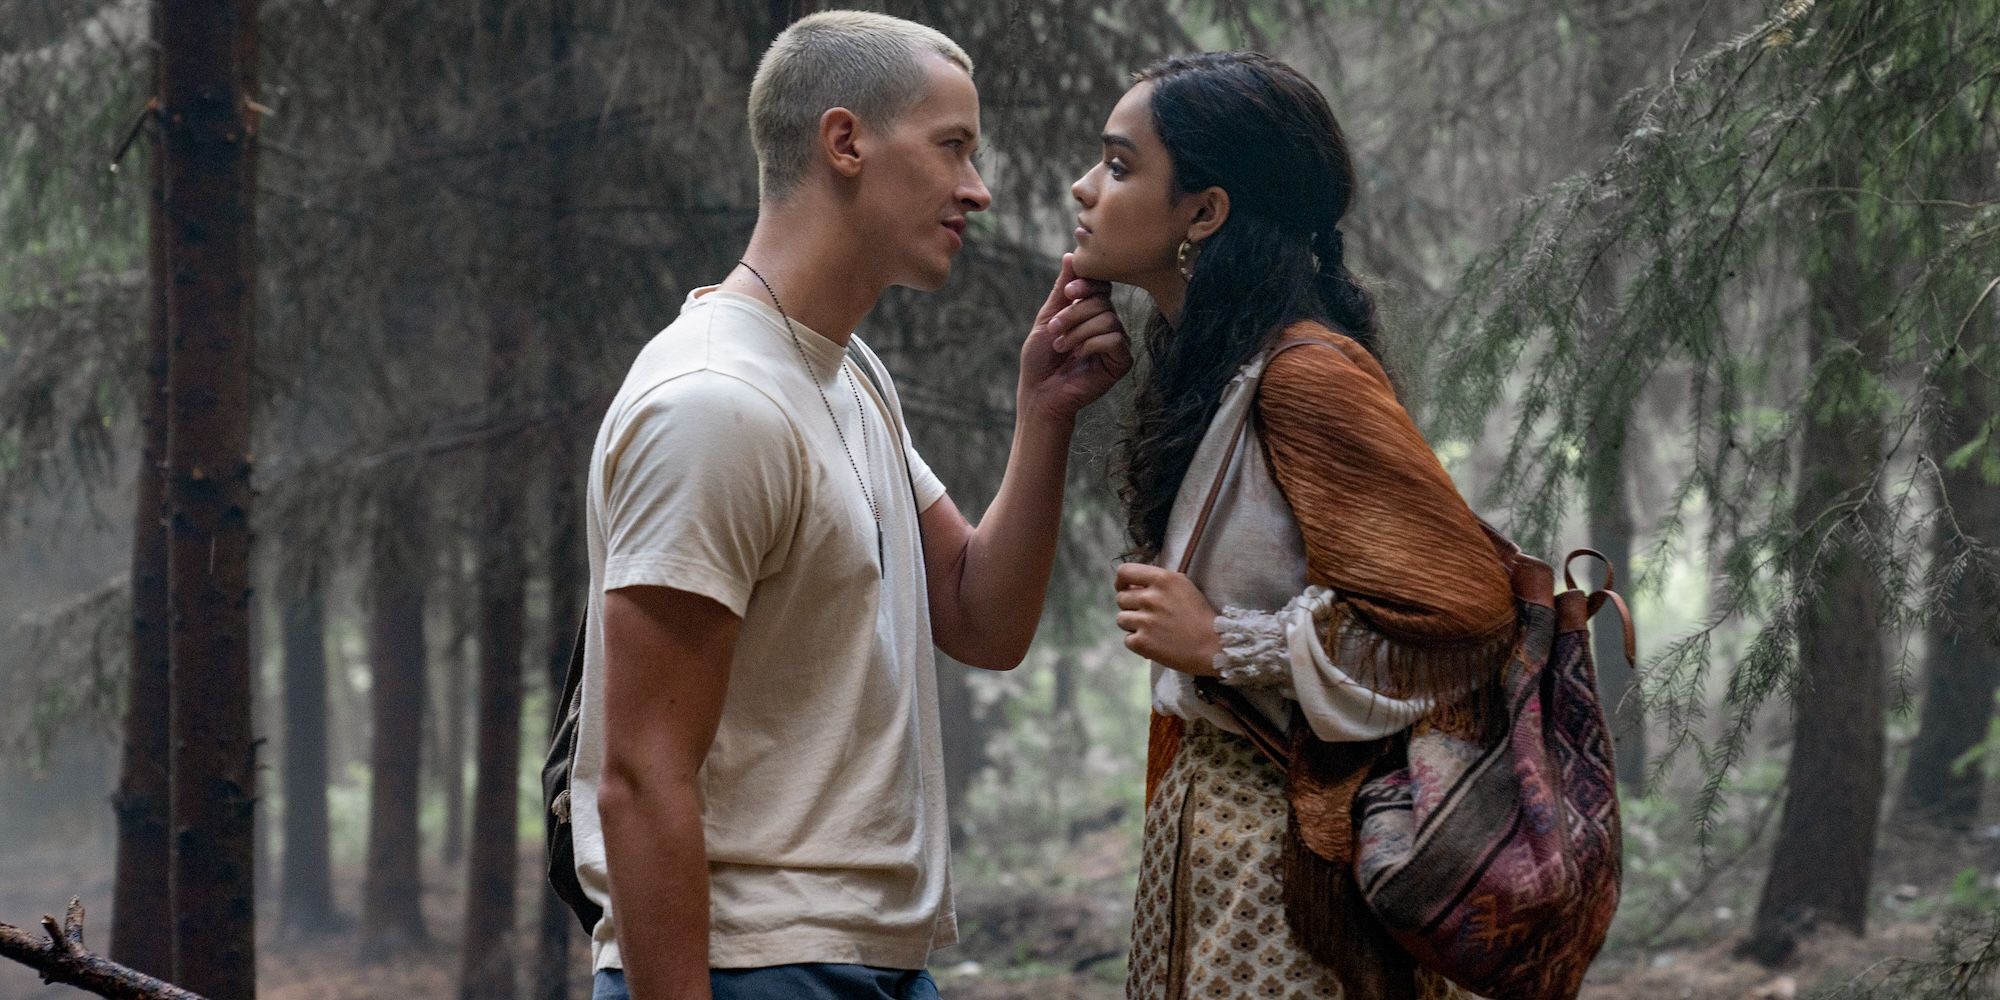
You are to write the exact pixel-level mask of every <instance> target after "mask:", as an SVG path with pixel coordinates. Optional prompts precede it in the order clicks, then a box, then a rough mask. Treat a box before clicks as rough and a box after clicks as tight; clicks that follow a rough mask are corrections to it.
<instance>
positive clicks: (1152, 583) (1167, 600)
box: [1118, 563, 1222, 677]
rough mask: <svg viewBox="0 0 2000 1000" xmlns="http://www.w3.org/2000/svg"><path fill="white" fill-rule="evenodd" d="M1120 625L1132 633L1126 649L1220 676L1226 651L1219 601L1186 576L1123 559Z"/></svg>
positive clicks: (1197, 673)
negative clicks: (1218, 664) (1219, 657)
mask: <svg viewBox="0 0 2000 1000" xmlns="http://www.w3.org/2000/svg"><path fill="white" fill-rule="evenodd" d="M1118 627H1119V628H1122V629H1124V630H1125V631H1126V632H1127V633H1129V634H1128V635H1126V636H1125V648H1126V649H1129V650H1131V651H1132V652H1134V653H1137V654H1139V655H1140V656H1143V657H1145V658H1146V659H1149V660H1152V661H1153V662H1155V663H1157V664H1159V665H1160V666H1163V667H1168V668H1171V669H1174V670H1178V671H1180V672H1182V673H1184V674H1193V675H1194V676H1196V677H1214V676H1215V656H1216V654H1217V653H1220V652H1222V637H1221V636H1218V635H1216V634H1215V605H1212V604H1210V603H1208V598H1207V597H1206V596H1203V594H1202V592H1201V588H1199V587H1196V586H1195V585H1194V581H1193V580H1190V579H1188V578H1187V577H1186V576H1184V575H1182V574H1180V573H1176V572H1174V571H1173V570H1169V569H1161V568H1160V567H1158V566H1149V565H1147V564H1145V563H1121V564H1119V566H1118Z"/></svg>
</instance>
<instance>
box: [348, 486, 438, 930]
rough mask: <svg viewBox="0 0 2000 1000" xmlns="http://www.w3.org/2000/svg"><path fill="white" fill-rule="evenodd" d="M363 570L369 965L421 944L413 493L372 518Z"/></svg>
mask: <svg viewBox="0 0 2000 1000" xmlns="http://www.w3.org/2000/svg"><path fill="white" fill-rule="evenodd" d="M375 517H376V525H375V542H374V552H373V553H372V556H371V558H370V560H369V569H368V572H369V590H370V592H371V594H372V597H373V605H374V606H373V607H372V608H370V609H369V616H370V621H369V638H368V646H369V660H370V673H371V683H370V685H369V699H370V702H371V705H372V718H373V722H374V730H375V733H374V737H375V742H374V747H373V749H372V750H371V752H370V753H369V758H368V773H369V789H368V860H367V869H366V871H365V872H364V873H363V875H362V887H361V957H362V959H363V960H364V961H376V960H380V959H382V958H386V957H388V956H391V955H394V954H396V953H398V952H401V951H403V950H405V949H409V948H415V947H419V946H422V945H424V944H427V943H428V942H429V940H430V937H429V935H428V933H426V931H425V928H424V911H423V872H422V868H423V861H422V859H423V851H422V840H421V838H420V837H419V835H418V832H417V810H418V805H419V803H418V794H417V793H418V784H419V783H418V770H419V768H420V767H421V765H422V760H421V754H422V747H423V725H424V689H425V688H426V687H428V685H427V684H426V683H425V680H426V678H425V676H424V670H425V663H424V661H425V655H424V653H425V651H424V582H425V575H426V573H427V571H428V570H429V568H430V557H429V550H428V548H427V547H426V545H425V540H426V539H427V538H428V537H429V534H430V531H429V528H430V523H429V521H430V516H429V504H428V503H427V500H426V498H425V496H424V493H423V487H422V485H421V484H417V483H408V484H403V485H401V486H400V487H398V488H396V489H393V490H390V491H388V493H387V495H385V496H384V497H383V498H382V500H381V501H380V502H379V505H378V507H377V509H376V512H375Z"/></svg>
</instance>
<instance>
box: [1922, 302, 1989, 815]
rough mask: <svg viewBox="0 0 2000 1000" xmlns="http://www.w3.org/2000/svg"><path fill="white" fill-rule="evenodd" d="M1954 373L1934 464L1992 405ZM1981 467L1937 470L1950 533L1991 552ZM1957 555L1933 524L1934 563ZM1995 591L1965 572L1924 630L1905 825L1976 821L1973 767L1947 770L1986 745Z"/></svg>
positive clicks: (1981, 321)
mask: <svg viewBox="0 0 2000 1000" xmlns="http://www.w3.org/2000/svg"><path fill="white" fill-rule="evenodd" d="M1981 308H1982V309H1984V310H1989V311H1987V312H1985V313H1984V314H1982V315H1980V316H1977V317H1975V318H1974V319H1973V320H1972V322H1973V324H1975V325H1976V326H1977V327H1978V328H1983V329H1984V330H1988V331H1990V330H1991V329H1992V328H1993V325H1994V324H1993V320H1992V313H1991V311H1990V310H1991V308H1992V307H1991V305H1990V304H1989V305H1986V306H1982V307H1981ZM1966 342H1967V343H1979V342H1981V338H1980V337H1979V336H1977V335H1970V336H1968V337H1967V338H1966ZM1988 342H1990V341H1988ZM1968 367H1969V366H1968ZM1960 374H1961V377H1960V378H1959V379H1957V380H1956V381H1957V382H1958V384H1957V385H1955V386H1952V387H1950V391H1949V392H1948V393H1947V396H1946V400H1945V410H1944V419H1943V421H1942V425H1943V426H1942V428H1941V433H1939V434H1937V435H1936V436H1934V438H1933V441H1934V442H1935V445H1936V449H1935V450H1936V452H1937V455H1938V456H1939V461H1940V462H1942V461H1943V458H1944V456H1947V455H1950V454H1951V453H1952V452H1953V451H1955V450H1957V448H1959V447H1960V446H1962V445H1963V444H1964V443H1965V440H1966V439H1967V438H1968V437H1970V436H1971V435H1973V434H1975V433H1978V430H1979V427H1980V425H1981V424H1982V423H1983V422H1985V421H1986V420H1987V419H1988V418H1989V417H1991V416H1992V415H1993V413H1994V412H1995V407H1996V404H2000V398H1996V396H2000V394H1996V393H1995V392H1994V391H1993V388H1992V383H1991V381H1989V380H1988V379H1985V378H1983V377H1981V376H1980V375H1979V374H1978V373H1977V372H1973V371H1970V370H1962V371H1961V373H1960ZM1981 464H1982V463H1980V462H1979V461H1977V460H1975V461H1973V462H1972V463H1970V464H1969V465H1966V466H1965V467H1963V468H1957V469H1954V468H1950V467H1946V468H1945V469H1944V474H1943V482H1942V487H1943V491H1944V495H1943V497H1941V498H1940V499H1941V502H1942V503H1944V504H1946V505H1948V506H1949V507H1950V509H1951V513H1952V516H1951V523H1952V524H1954V525H1956V527H1957V529H1958V530H1959V531H1962V532H1964V533H1965V534H1966V535H1967V536H1969V537H1971V538H1974V539H1977V540H1978V541H1979V543H1980V544H1983V545H1987V546H1992V545H1996V544H2000V486H1995V485H1994V484H1992V483H1989V482H1987V481H1986V478H1985V475H1984V470H1983V469H1981V468H1980V466H1981ZM1957 554H1958V546H1957V544H1956V541H1955V539H1953V538H1952V536H1951V535H1950V534H1948V533H1947V532H1946V531H1945V530H1944V529H1943V528H1942V527H1941V528H1940V529H1939V531H1938V547H1937V551H1936V553H1935V555H1934V557H1933V558H1935V559H1937V560H1939V561H1940V562H1943V561H1949V560H1951V559H1953V558H1955V557H1956V556H1957ZM1990 568H1991V567H1990V564H1989V566H1988V569H1989V571H1990ZM1994 590H1995V589H1994V587H1993V585H1992V577H1991V576H1988V575H1987V574H1986V573H1985V572H1981V571H1980V570H1978V569H1972V570H1968V571H1967V572H1966V573H1964V574H1963V575H1961V576H1960V577H1959V578H1958V580H1957V582H1955V583H1954V584H1953V585H1952V587H1951V590H1950V592H1949V593H1948V594H1947V595H1946V597H1945V607H1944V619H1943V621H1941V622H1939V623H1938V624H1937V625H1936V626H1934V627H1933V628H1932V629H1931V633H1930V657H1929V662H1928V663H1927V664H1926V666H1925V671H1924V672H1925V676H1924V706H1923V716H1922V719H1923V721H1922V723H1921V724H1920V725H1919V727H1918V729H1917V738H1916V742H1915V743H1913V744H1912V745H1911V746H1910V768H1909V772H1908V773H1907V775H1906V776H1905V777H1904V779H1903V793H1902V802H1901V804H1900V806H1899V808H1898V810H1897V813H1898V815H1900V816H1901V817H1903V818H1905V819H1912V820H1921V821H1923V822H1927V823H1931V824H1933V825H1936V826H1941V827H1944V828H1947V829H1954V830H1964V829H1969V828H1970V827H1971V826H1972V824H1973V822H1974V821H1975V820H1977V819H1978V817H1979V791H1980V785H1981V784H1982V775H1981V773H1980V772H1981V769H1980V768H1976V767H1973V768H1966V769H1965V770H1964V771H1963V772H1959V773H1955V772H1954V771H1953V768H1952V765H1953V763H1955V762H1956V761H1957V760H1958V759H1959V758H1960V757H1962V756H1964V755H1965V753H1966V751H1968V750H1971V749H1972V748H1973V747H1975V746H1977V745H1979V744H1980V742H1982V741H1983V740H1985V739H1986V735H1987V730H1988V726H1989V724H1990V723H1991V721H1992V719H1993V693H1994V690H1995V688H1996V687H2000V620H1996V616H1995V612H1994V609H1995V608H1996V607H2000V593H1995V592H1994Z"/></svg>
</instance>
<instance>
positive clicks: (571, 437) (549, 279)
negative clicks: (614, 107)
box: [532, 0, 590, 1000]
mask: <svg viewBox="0 0 2000 1000" xmlns="http://www.w3.org/2000/svg"><path fill="white" fill-rule="evenodd" d="M574 18H575V10H574V8H573V3H572V0H549V70H550V87H549V107H548V119H549V144H548V149H547V150H546V154H547V157H548V162H547V166H548V171H549V174H548V197H549V215H548V227H549V230H548V238H547V240H546V243H545V244H544V245H545V246H546V248H547V256H546V258H545V261H546V263H545V265H544V267H543V268H542V274H543V276H544V278H545V279H546V287H545V288H544V291H543V294H542V302H543V304H544V312H543V318H542V323H541V331H542V339H543V344H544V345H545V347H544V351H543V357H544V359H545V360H544V363H545V364H546V365H547V366H548V368H547V373H546V374H547V385H546V391H545V393H544V395H545V397H546V398H545V403H546V404H547V406H548V407H549V408H551V409H552V410H555V411H558V412H561V411H563V410H565V409H567V408H568V407H569V406H570V404H572V403H573V402H575V398H574V397H575V396H576V387H575V385H574V382H575V378H574V376H573V374H572V372H571V370H570V369H571V366H570V364H569V349H568V345H569V344H572V343H574V342H575V341H574V340H573V339H572V337H573V334H574V331H576V330H578V329H580V328H581V327H582V326H583V325H584V324H583V322H582V317H581V316H579V315H578V314H577V312H576V310H578V309H579V308H580V307H581V305H582V303H581V302H579V301H578V300H579V299H580V298H581V296H578V295H575V294H574V291H575V289H576V287H577V285H578V283H579V281H580V277H581V276H580V275H579V274H578V273H577V267H576V265H577V263H578V261H577V256H576V249H577V248H576V219H575V216H574V213H573V202H574V201H575V199H574V197H573V191H574V189H575V185H576V172H575V153H576V144H577V139H578V136H577V134H576V133H575V132H573V131H572V130H571V129H572V126H571V124H570V123H571V122H575V121H579V120H581V118H582V116H581V115H580V114H579V113H578V109H577V107H576V104H577V101H576V65H575V57H574V55H573V54H572V52H571V50H570V45H571V39H572V35H573V34H574V31H575V26H574V23H573V22H574ZM580 430H581V428H580V426H579V425H578V424H577V423H576V422H574V421H568V420H565V421H561V422H558V423H557V424H556V428H555V434H554V440H552V441H551V442H550V443H549V510H550V520H549V552H548V567H549V568H548V572H549V630H548V653H547V656H546V658H545V660H544V663H545V664H546V667H545V670H544V675H543V676H544V678H545V680H546V682H547V683H546V689H547V691H548V700H549V714H550V717H551V720H552V721H551V725H550V727H549V731H550V732H551V733H552V732H554V728H555V727H554V724H553V719H554V718H556V717H557V716H558V715H559V714H560V713H561V711H562V706H561V704H560V702H559V699H561V697H562V692H563V682H564V681H566V680H567V679H568V675H569V664H570V650H571V646H572V645H573V644H574V642H575V635H576V627H577V622H578V621H579V620H581V618H582V617H583V614H584V608H583V600H582V598H583V592H584V589H585V588H586V587H588V586H589V576H590V573H589V568H588V567H587V566H586V564H585V555H584V540H583V538H582V534H583V532H582V530H581V528H582V521H581V518H580V517H579V514H581V512H582V506H583V491H582V489H580V488H579V487H580V484H581V483H582V482H583V478H584V477H585V476H586V475H587V474H588V470H587V469H586V468H582V467H580V466H581V465H582V462H581V461H580V451H579V449H578V448H577V441H578V433H579V432H580ZM546 742H547V738H546V737H545V738H544V744H546ZM542 821H543V822H544V823H546V822H548V817H547V816H544V817H543V818H542ZM543 860H544V866H545V867H546V862H547V858H546V857H545V858H544V859H543ZM539 882H540V886H541V892H540V893H539V895H540V897H541V901H542V904H541V921H540V933H538V934H537V935H536V939H537V948H536V962H535V968H536V976H535V984H534V992H533V994H532V995H533V996H534V997H535V1000H569V964H570V963H569V938H570V925H571V923H572V918H571V916H570V912H569V906H568V905H567V904H565V903H564V902H563V901H562V899H561V897H558V896H557V895H556V894H555V890H554V889H553V888H551V887H550V886H549V884H548V881H547V880H546V879H542V880H539Z"/></svg>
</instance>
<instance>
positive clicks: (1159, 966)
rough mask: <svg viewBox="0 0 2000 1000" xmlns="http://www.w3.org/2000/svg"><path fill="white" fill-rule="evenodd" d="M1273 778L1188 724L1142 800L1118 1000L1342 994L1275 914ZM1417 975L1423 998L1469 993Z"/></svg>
mask: <svg viewBox="0 0 2000 1000" xmlns="http://www.w3.org/2000/svg"><path fill="white" fill-rule="evenodd" d="M1283 782H1284V778H1283V776H1282V775H1281V774H1279V772H1278V769H1277V768H1275V767H1272V766H1271V764H1270V762H1269V761H1267V760H1265V759H1264V758H1263V757H1262V756H1260V755H1259V754H1258V753H1257V750H1256V748H1254V747H1253V746H1251V744H1250V742H1249V741H1248V740H1245V739H1243V738H1242V737H1239V736H1235V735H1233V734H1230V733H1226V732H1223V731H1222V730H1220V729H1217V728H1216V727H1214V726H1212V725H1209V724H1207V723H1205V722H1199V721H1194V722H1189V723H1188V727H1187V733H1186V736H1185V737H1184V738H1183V740H1182V743H1181V748H1180V753H1179V754H1177V755H1176V756H1175V758H1174V762H1173V764H1172V765H1171V766H1169V767H1168V769H1167V773H1166V774H1165V775H1164V776H1162V777H1161V779H1160V786H1159V788H1158V789H1157V790H1156V791H1155V792H1154V794H1153V801H1152V802H1151V803H1150V804H1149V805H1148V806H1147V807H1146V832H1145V839H1144V842H1143V845H1142V848H1141V854H1140V860H1139V896H1138V900H1137V902H1136V904H1135V906H1134V912H1133V919H1132V954H1131V971H1130V974H1129V977H1128V978H1127V979H1126V982H1125V995H1126V997H1127V998H1128V1000H1343V998H1342V995H1341V987H1340V982H1339V981H1338V980H1337V979H1335V978H1334V974H1333V972H1332V971H1331V970H1329V969H1328V968H1327V967H1326V966H1324V965H1321V964H1320V963H1319V962H1318V961H1316V960H1315V959H1313V958H1312V957H1311V956H1310V955H1307V954H1306V953H1305V950H1304V949H1302V948H1300V947H1298V945H1297V944H1295V943H1294V942H1293V940H1292V932H1291V928H1290V927H1289V926H1287V925H1286V923H1285V903H1284V891H1283V889H1282V887H1281V878H1282V876H1281V872H1282V871H1283V862H1282V856H1283V853H1284V837H1285V824H1286V818H1287V815H1288V809H1289V806H1288V805H1287V803H1286V801H1285V794H1284V783H1283ZM1419 982H1420V987H1419V994H1420V995H1422V996H1424V997H1427V998H1431V997H1436V998H1463V997H1466V996H1468V995H1467V994H1465V993H1463V992H1461V991H1458V990H1456V989H1455V988H1452V987H1451V986H1450V984H1449V983H1446V982H1444V981H1443V980H1441V979H1437V978H1435V977H1432V976H1430V975H1427V974H1426V975H1420V976H1419ZM1352 1000H1367V998H1360V997H1357V998H1352Z"/></svg>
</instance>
